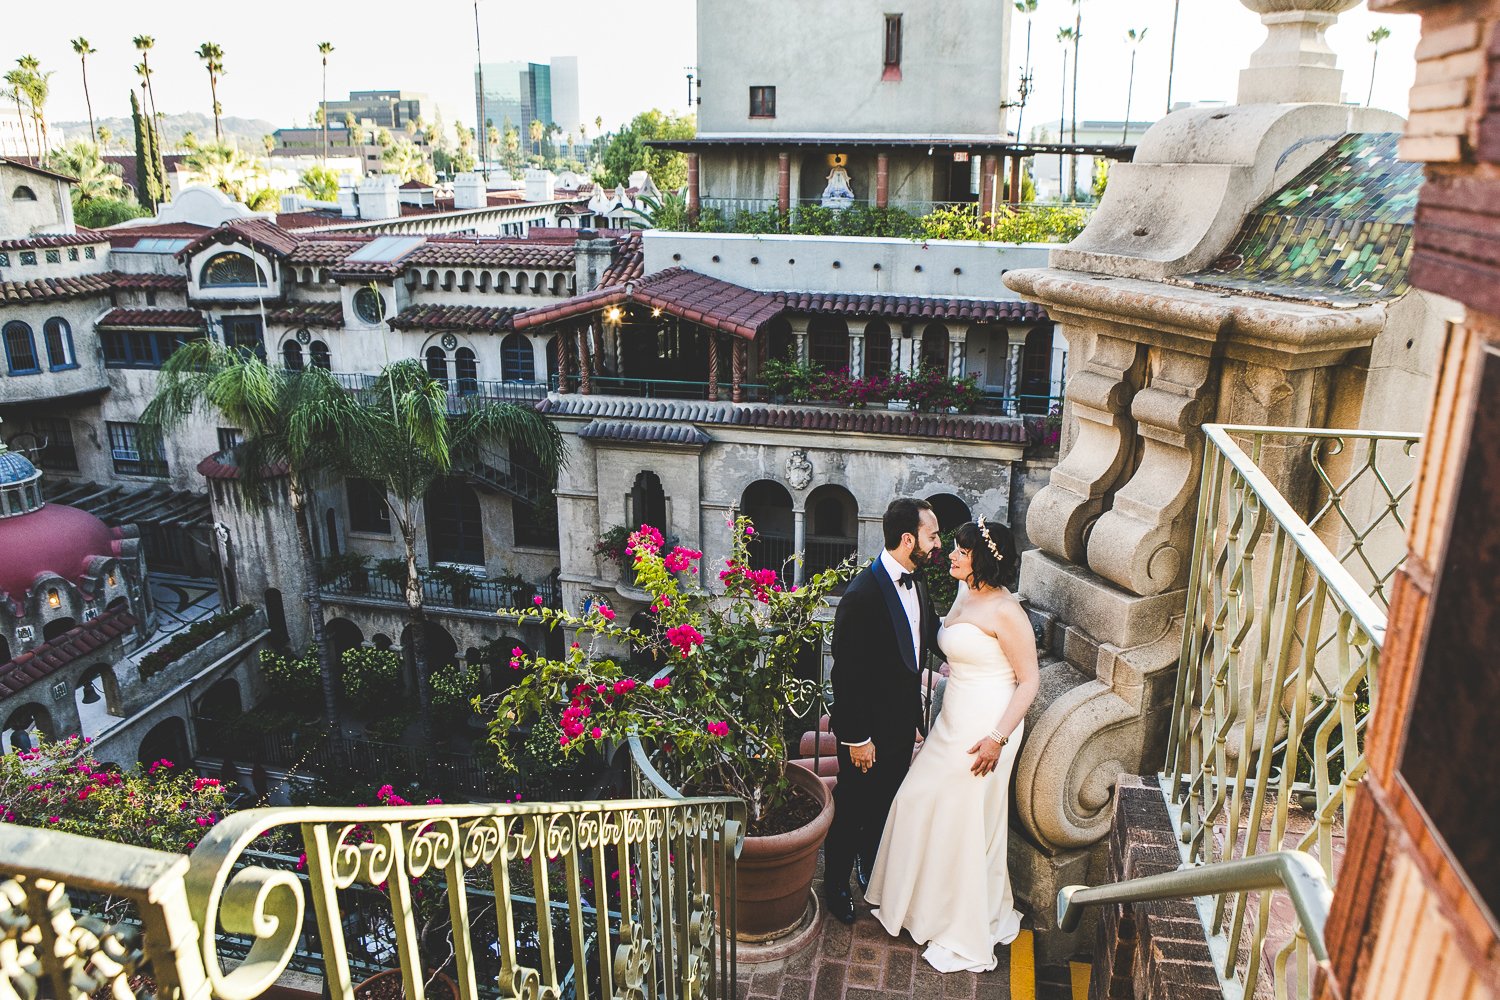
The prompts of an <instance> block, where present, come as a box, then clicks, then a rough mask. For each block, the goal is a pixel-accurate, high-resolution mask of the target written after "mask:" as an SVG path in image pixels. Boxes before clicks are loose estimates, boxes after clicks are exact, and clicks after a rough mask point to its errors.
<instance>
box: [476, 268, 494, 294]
mask: <svg viewBox="0 0 1500 1000" xmlns="http://www.w3.org/2000/svg"><path fill="white" fill-rule="evenodd" d="M493 280H494V275H492V274H491V273H490V272H489V271H480V272H479V284H478V285H477V286H476V287H477V288H478V289H479V290H480V291H481V292H487V291H489V290H490V284H491V282H492V281H493Z"/></svg>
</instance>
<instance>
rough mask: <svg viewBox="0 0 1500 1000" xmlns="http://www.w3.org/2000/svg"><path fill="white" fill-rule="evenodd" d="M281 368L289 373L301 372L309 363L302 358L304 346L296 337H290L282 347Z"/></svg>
mask: <svg viewBox="0 0 1500 1000" xmlns="http://www.w3.org/2000/svg"><path fill="white" fill-rule="evenodd" d="M281 366H282V367H283V368H285V369H286V370H287V371H293V372H300V371H302V370H303V369H304V368H305V367H306V366H307V363H306V362H305V361H304V360H303V358H302V345H301V344H299V343H298V342H297V338H296V337H288V338H286V340H285V341H284V342H283V343H282V345H281Z"/></svg>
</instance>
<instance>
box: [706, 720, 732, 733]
mask: <svg viewBox="0 0 1500 1000" xmlns="http://www.w3.org/2000/svg"><path fill="white" fill-rule="evenodd" d="M704 728H705V729H707V730H708V735H710V736H728V735H729V723H727V722H710V723H709V724H708V725H707V726H705V727H704Z"/></svg>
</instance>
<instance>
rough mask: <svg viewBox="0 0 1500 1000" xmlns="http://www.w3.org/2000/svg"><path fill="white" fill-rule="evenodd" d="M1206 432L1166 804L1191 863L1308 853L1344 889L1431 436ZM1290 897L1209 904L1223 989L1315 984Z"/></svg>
mask: <svg viewBox="0 0 1500 1000" xmlns="http://www.w3.org/2000/svg"><path fill="white" fill-rule="evenodd" d="M1205 431H1206V433H1207V436H1208V445H1207V454H1206V456H1205V461H1204V469H1203V479H1202V482H1203V488H1202V493H1201V495H1200V501H1199V508H1198V512H1197V531H1196V538H1195V542H1194V546H1193V553H1192V563H1191V577H1190V581H1189V584H1188V592H1187V593H1188V596H1187V608H1186V619H1185V624H1184V628H1183V645H1182V653H1181V659H1180V663H1179V667H1178V675H1177V689H1176V697H1175V701H1174V705H1173V716H1172V723H1171V730H1170V732H1169V734H1168V749H1167V763H1166V769H1165V773H1164V774H1163V775H1162V781H1161V784H1162V788H1163V793H1164V794H1165V796H1166V798H1167V809H1168V812H1169V814H1170V815H1171V816H1172V818H1173V821H1174V823H1175V825H1176V826H1177V828H1178V832H1179V839H1180V845H1179V846H1180V849H1181V852H1182V860H1183V862H1184V863H1185V864H1188V865H1204V864H1207V865H1211V864H1213V863H1215V862H1224V861H1238V860H1243V859H1248V858H1259V857H1268V856H1270V855H1272V854H1274V853H1275V852H1277V851H1282V850H1293V851H1302V852H1306V853H1308V854H1310V855H1311V856H1313V857H1314V858H1315V859H1316V864H1317V865H1319V866H1321V869H1322V874H1323V875H1324V876H1325V877H1326V878H1327V880H1328V881H1329V882H1330V883H1332V884H1334V885H1335V886H1336V885H1337V879H1338V874H1339V865H1338V859H1339V858H1340V857H1341V856H1342V841H1343V832H1344V827H1345V823H1346V822H1347V818H1348V816H1349V812H1350V810H1351V808H1352V803H1353V797H1354V793H1355V788H1356V785H1357V783H1358V781H1359V779H1360V778H1361V777H1362V776H1363V775H1364V773H1365V768H1366V764H1365V737H1366V731H1367V726H1368V723H1369V720H1370V719H1371V717H1372V716H1373V714H1374V709H1375V702H1376V698H1377V697H1378V695H1379V673H1380V670H1379V668H1380V654H1381V648H1382V646H1383V645H1384V641H1385V630H1386V614H1387V607H1386V605H1387V599H1388V598H1387V592H1386V587H1387V585H1388V583H1389V581H1390V579H1391V577H1392V574H1394V573H1395V571H1396V569H1397V568H1398V567H1399V565H1400V563H1401V560H1402V559H1403V558H1404V557H1405V553H1406V544H1405V541H1406V539H1405V535H1406V514H1407V511H1408V509H1409V506H1410V493H1411V488H1412V482H1413V479H1414V476H1415V473H1416V459H1415V457H1414V453H1415V449H1416V446H1417V444H1418V441H1419V439H1418V438H1417V437H1416V436H1415V435H1411V434H1394V433H1372V432H1364V431H1321V430H1289V429H1285V428H1267V427H1225V426H1208V427H1205ZM1257 889H1258V890H1259V887H1257ZM1281 894H1282V891H1281V890H1276V891H1275V892H1273V891H1271V890H1259V891H1253V892H1252V891H1241V892H1220V893H1218V894H1216V895H1212V896H1207V897H1205V898H1202V899H1200V900H1199V905H1198V911H1199V913H1200V914H1201V915H1202V916H1203V920H1204V925H1205V930H1206V932H1207V935H1208V940H1209V943H1210V950H1211V951H1212V952H1213V953H1214V954H1215V955H1216V956H1219V962H1220V967H1219V970H1218V971H1219V975H1220V977H1221V979H1222V981H1223V983H1224V985H1225V987H1226V995H1243V996H1246V997H1250V996H1260V995H1268V994H1267V991H1268V990H1269V988H1270V985H1271V984H1270V983H1269V982H1266V981H1263V980H1269V979H1271V978H1274V979H1275V983H1274V985H1275V990H1276V995H1277V996H1286V995H1295V996H1300V997H1303V998H1307V997H1309V996H1311V995H1312V988H1313V983H1314V964H1315V963H1314V960H1313V952H1314V951H1315V950H1316V949H1310V948H1309V938H1308V935H1307V932H1306V931H1304V930H1303V929H1302V928H1301V927H1300V926H1299V925H1297V923H1296V921H1294V920H1289V919H1288V917H1287V914H1288V913H1289V912H1290V910H1291V908H1290V907H1288V906H1286V905H1285V903H1286V901H1285V899H1282V898H1276V897H1277V896H1279V895H1281ZM1258 990H1259V991H1260V992H1257V991H1258Z"/></svg>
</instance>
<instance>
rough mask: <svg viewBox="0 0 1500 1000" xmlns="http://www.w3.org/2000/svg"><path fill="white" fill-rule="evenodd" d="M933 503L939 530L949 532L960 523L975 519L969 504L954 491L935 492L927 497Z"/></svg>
mask: <svg viewBox="0 0 1500 1000" xmlns="http://www.w3.org/2000/svg"><path fill="white" fill-rule="evenodd" d="M924 499H926V501H927V502H928V503H930V504H932V512H933V513H934V514H936V515H937V519H938V531H940V532H942V533H943V534H947V533H948V532H950V531H952V530H953V529H954V528H957V527H958V526H959V525H960V524H963V523H965V522H967V521H972V520H974V514H973V512H972V511H971V510H970V509H969V505H968V504H967V503H965V502H964V501H963V500H962V499H961V498H960V497H958V496H957V495H955V494H953V493H933V494H932V495H930V496H928V497H925V498H924Z"/></svg>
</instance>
